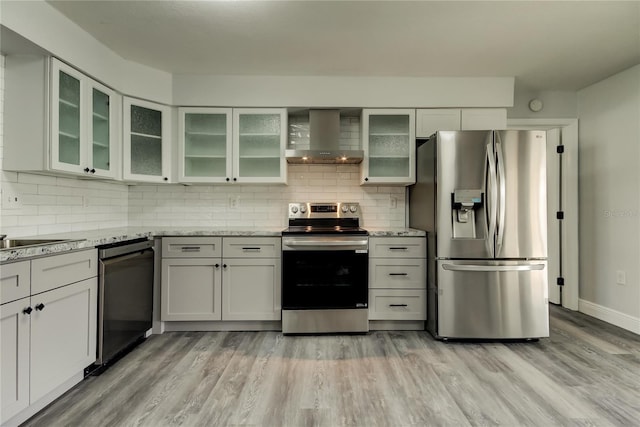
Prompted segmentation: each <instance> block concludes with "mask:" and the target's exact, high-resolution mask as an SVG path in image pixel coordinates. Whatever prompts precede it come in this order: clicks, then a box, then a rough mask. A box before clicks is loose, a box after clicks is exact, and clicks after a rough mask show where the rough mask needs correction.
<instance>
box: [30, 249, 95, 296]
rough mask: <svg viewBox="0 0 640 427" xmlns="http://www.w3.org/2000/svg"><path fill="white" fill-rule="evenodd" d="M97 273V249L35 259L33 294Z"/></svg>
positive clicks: (32, 270) (32, 278) (32, 281)
mask: <svg viewBox="0 0 640 427" xmlns="http://www.w3.org/2000/svg"><path fill="white" fill-rule="evenodd" d="M97 275H98V251H97V249H90V250H87V251H80V252H71V253H67V254H63V255H53V256H50V257H46V258H39V259H34V260H33V261H31V294H32V295H35V294H39V293H40V292H45V291H48V290H51V289H55V288H58V287H60V286H64V285H68V284H70V283H75V282H79V281H81V280H85V279H89V278H91V277H96V276H97Z"/></svg>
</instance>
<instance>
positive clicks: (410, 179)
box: [361, 109, 416, 185]
mask: <svg viewBox="0 0 640 427" xmlns="http://www.w3.org/2000/svg"><path fill="white" fill-rule="evenodd" d="M362 138H363V141H362V147H363V150H364V160H363V161H362V166H361V174H362V178H361V184H402V185H411V184H413V183H415V181H416V173H415V151H416V140H415V110H413V109H388V110H379V109H364V110H362Z"/></svg>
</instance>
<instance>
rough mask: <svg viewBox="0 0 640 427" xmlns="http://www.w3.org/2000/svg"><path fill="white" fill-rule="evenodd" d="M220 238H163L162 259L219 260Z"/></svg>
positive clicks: (220, 254) (220, 250)
mask: <svg viewBox="0 0 640 427" xmlns="http://www.w3.org/2000/svg"><path fill="white" fill-rule="evenodd" d="M221 256H222V238H221V237H163V238H162V258H220V257H221Z"/></svg>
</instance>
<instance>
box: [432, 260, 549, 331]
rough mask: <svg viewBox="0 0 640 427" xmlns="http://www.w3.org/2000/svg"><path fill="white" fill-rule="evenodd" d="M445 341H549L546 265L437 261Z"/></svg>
mask: <svg viewBox="0 0 640 427" xmlns="http://www.w3.org/2000/svg"><path fill="white" fill-rule="evenodd" d="M437 268H438V270H437V271H438V278H437V283H438V285H437V287H438V289H437V294H438V296H437V301H438V307H437V312H438V316H437V318H438V324H437V333H436V335H437V336H439V337H441V338H479V339H484V338H489V339H494V338H499V339H502V338H504V339H510V338H513V339H515V338H541V337H548V336H549V307H548V290H547V262H546V261H449V260H440V261H437Z"/></svg>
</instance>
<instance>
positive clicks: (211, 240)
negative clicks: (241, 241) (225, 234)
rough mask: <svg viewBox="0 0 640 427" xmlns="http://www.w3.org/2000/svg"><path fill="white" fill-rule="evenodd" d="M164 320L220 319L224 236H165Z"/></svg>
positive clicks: (162, 297) (162, 317)
mask: <svg viewBox="0 0 640 427" xmlns="http://www.w3.org/2000/svg"><path fill="white" fill-rule="evenodd" d="M160 283H161V291H160V292H161V298H160V300H161V319H162V320H167V321H172V320H220V319H221V318H222V315H221V295H222V238H221V237H164V238H163V239H162V271H161V280H160Z"/></svg>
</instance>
